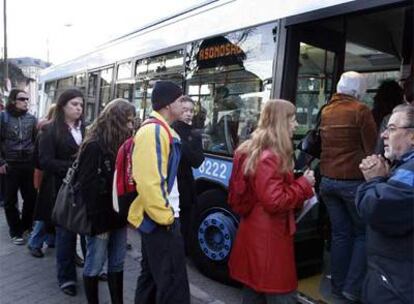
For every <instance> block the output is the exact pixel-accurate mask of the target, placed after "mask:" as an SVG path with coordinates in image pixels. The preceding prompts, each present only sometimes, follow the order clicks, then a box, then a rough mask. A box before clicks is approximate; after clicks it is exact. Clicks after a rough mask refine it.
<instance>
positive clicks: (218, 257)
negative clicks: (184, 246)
mask: <svg viewBox="0 0 414 304" xmlns="http://www.w3.org/2000/svg"><path fill="white" fill-rule="evenodd" d="M226 202H227V195H226V193H225V192H224V191H222V190H218V189H215V190H209V191H206V192H204V193H202V194H201V195H200V196H199V197H198V203H197V208H195V214H194V221H193V226H192V233H191V237H190V242H191V243H190V249H191V255H192V258H193V260H194V263H195V264H196V266H197V268H198V269H199V270H200V271H201V272H202V273H203V274H204V275H206V276H207V277H209V278H212V279H214V280H217V281H220V282H222V283H225V284H232V285H234V284H235V282H234V281H233V280H231V279H230V277H229V274H228V268H227V261H228V259H229V255H230V250H231V247H232V244H233V241H234V238H235V236H236V231H237V226H238V220H237V218H236V217H235V215H234V214H233V213H232V212H231V211H230V209H229V207H228V205H227V203H226Z"/></svg>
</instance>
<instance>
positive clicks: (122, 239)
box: [83, 227, 127, 277]
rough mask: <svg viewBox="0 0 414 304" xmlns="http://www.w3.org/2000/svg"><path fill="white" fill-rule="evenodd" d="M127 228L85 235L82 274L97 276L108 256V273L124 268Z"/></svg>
mask: <svg viewBox="0 0 414 304" xmlns="http://www.w3.org/2000/svg"><path fill="white" fill-rule="evenodd" d="M126 241H127V228H126V227H123V228H120V229H116V230H113V231H109V232H105V233H102V234H98V235H95V236H91V237H88V236H87V237H86V259H85V266H84V267H83V275H84V276H87V277H93V276H97V275H99V274H100V273H101V271H102V268H103V266H104V264H105V261H106V259H107V258H108V273H112V272H121V271H123V270H124V260H125V253H126Z"/></svg>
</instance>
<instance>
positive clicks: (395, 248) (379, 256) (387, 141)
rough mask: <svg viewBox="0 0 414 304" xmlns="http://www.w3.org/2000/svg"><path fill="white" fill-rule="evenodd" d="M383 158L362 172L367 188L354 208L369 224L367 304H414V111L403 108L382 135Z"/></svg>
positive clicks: (365, 165)
mask: <svg viewBox="0 0 414 304" xmlns="http://www.w3.org/2000/svg"><path fill="white" fill-rule="evenodd" d="M381 137H382V138H383V139H384V146H385V154H384V155H385V157H386V158H387V159H388V160H389V161H391V162H392V163H393V167H392V168H391V169H390V167H389V165H388V162H387V161H386V160H385V159H384V158H382V157H381V156H379V155H372V156H369V157H367V158H365V159H363V160H362V162H361V164H360V169H361V171H362V173H363V175H364V177H365V180H366V182H365V183H364V184H362V185H361V186H360V187H359V189H358V193H357V197H356V206H357V210H358V212H359V214H360V215H361V217H362V218H363V219H364V221H365V222H366V223H367V244H366V245H367V255H368V271H367V275H366V278H365V281H364V286H363V297H362V301H363V303H368V304H369V303H414V297H413V288H414V284H413V282H414V274H413V273H414V263H413V260H414V250H413V247H414V238H413V232H414V106H412V105H410V104H405V105H399V106H397V107H396V108H395V109H394V110H393V113H392V115H391V117H390V119H389V121H388V124H387V128H386V129H385V131H384V132H383V133H382V134H381Z"/></svg>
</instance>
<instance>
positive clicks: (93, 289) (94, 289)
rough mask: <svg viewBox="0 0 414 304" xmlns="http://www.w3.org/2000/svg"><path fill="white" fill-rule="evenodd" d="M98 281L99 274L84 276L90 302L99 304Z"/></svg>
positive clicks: (90, 303) (84, 284) (86, 292)
mask: <svg viewBox="0 0 414 304" xmlns="http://www.w3.org/2000/svg"><path fill="white" fill-rule="evenodd" d="M98 283H99V277H98V276H95V277H87V276H83V286H84V287H85V294H86V298H87V299H88V303H89V304H99V295H98Z"/></svg>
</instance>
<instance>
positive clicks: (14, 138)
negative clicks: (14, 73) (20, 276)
mask: <svg viewBox="0 0 414 304" xmlns="http://www.w3.org/2000/svg"><path fill="white" fill-rule="evenodd" d="M28 101H29V97H28V95H27V93H26V92H25V91H23V90H17V89H13V90H12V91H11V92H10V95H9V101H8V103H7V106H6V110H5V111H4V112H2V113H1V120H0V174H2V175H4V183H5V187H4V196H5V197H4V211H5V213H6V219H7V223H8V225H9V233H10V237H11V239H12V241H13V243H14V244H15V245H23V244H24V240H23V232H24V231H27V230H31V229H32V223H33V209H34V205H35V200H36V191H35V189H34V186H33V171H34V162H33V151H34V144H35V139H36V124H37V120H36V118H35V117H34V116H33V115H31V114H29V113H28ZM19 190H20V193H21V195H22V197H23V209H22V215H21V216H20V213H19V209H18V204H17V203H18V201H17V193H18V191H19Z"/></svg>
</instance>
